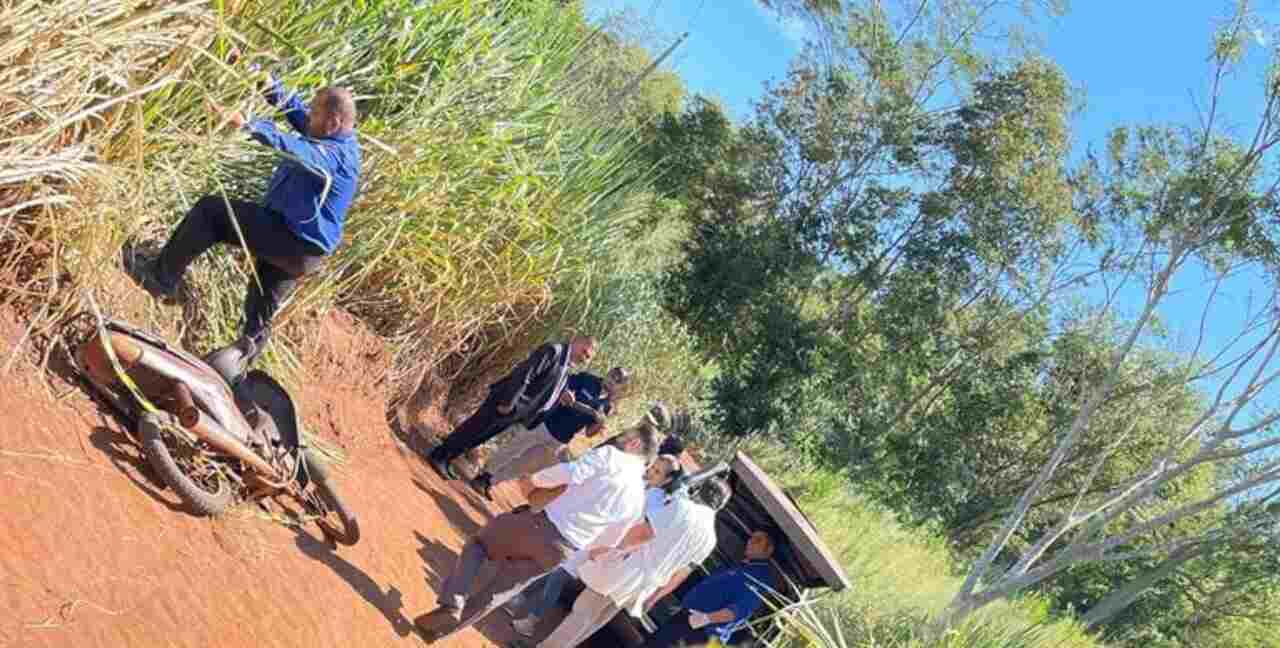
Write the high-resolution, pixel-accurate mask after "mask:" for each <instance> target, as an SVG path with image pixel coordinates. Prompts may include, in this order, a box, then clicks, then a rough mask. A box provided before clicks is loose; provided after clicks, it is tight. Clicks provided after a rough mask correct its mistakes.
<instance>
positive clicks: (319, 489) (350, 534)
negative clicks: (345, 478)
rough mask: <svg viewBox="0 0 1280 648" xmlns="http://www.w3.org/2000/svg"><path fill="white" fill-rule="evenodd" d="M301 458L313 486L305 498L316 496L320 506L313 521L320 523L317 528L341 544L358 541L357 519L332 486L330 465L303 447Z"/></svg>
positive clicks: (358, 526) (351, 543)
mask: <svg viewBox="0 0 1280 648" xmlns="http://www.w3.org/2000/svg"><path fill="white" fill-rule="evenodd" d="M302 461H303V464H304V468H305V469H306V471H307V475H308V476H309V477H310V478H311V487H312V488H314V489H315V493H314V495H315V497H311V498H308V499H313V500H315V499H318V500H319V502H318V504H319V505H320V506H319V508H320V509H321V510H320V518H319V519H317V520H316V524H317V525H319V527H320V531H321V532H323V533H324V535H325V537H326V538H328V539H329V540H331V541H333V542H336V543H338V544H341V545H353V544H355V543H357V542H359V541H360V523H359V521H357V520H356V516H354V515H352V514H351V511H350V510H349V509H347V506H346V505H345V504H343V503H342V499H341V498H339V497H338V493H337V491H335V490H334V488H333V482H332V481H331V478H330V476H329V467H328V466H326V465H325V463H324V460H323V459H321V458H320V456H319V455H318V454H316V453H315V452H314V451H312V450H303V451H302Z"/></svg>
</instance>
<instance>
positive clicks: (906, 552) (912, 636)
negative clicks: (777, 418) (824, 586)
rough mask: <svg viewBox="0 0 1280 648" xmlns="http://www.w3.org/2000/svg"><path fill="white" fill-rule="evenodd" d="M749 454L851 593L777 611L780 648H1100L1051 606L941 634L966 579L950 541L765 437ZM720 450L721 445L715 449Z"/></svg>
mask: <svg viewBox="0 0 1280 648" xmlns="http://www.w3.org/2000/svg"><path fill="white" fill-rule="evenodd" d="M734 447H735V448H736V449H740V450H742V451H744V452H746V453H747V454H749V455H750V456H751V458H752V460H754V461H755V462H756V463H758V464H759V465H760V466H761V467H762V468H764V469H765V470H766V471H768V473H769V474H770V475H772V476H773V477H774V479H776V480H777V481H778V482H779V484H780V485H781V486H782V487H783V489H784V490H786V491H787V493H788V494H790V495H791V496H792V497H793V498H794V499H795V500H796V502H797V503H798V504H799V506H800V507H801V508H802V509H803V510H804V511H805V515H806V516H807V517H808V518H809V519H810V520H811V521H812V522H813V523H814V526H815V527H817V528H818V529H820V530H822V536H823V539H824V540H825V541H826V543H827V544H828V546H829V547H830V549H831V550H832V551H833V552H834V553H835V554H836V555H837V557H838V560H839V561H840V563H841V564H842V565H843V567H844V570H845V574H846V575H847V576H848V577H849V579H850V582H851V586H850V587H849V589H848V590H846V591H844V592H840V593H835V594H830V593H822V594H817V595H813V594H811V595H809V596H806V597H801V598H800V599H799V600H798V601H795V602H792V603H791V604H790V605H787V606H785V607H782V608H778V609H775V612H774V613H773V614H772V615H771V621H770V622H771V623H772V624H773V625H774V626H775V627H776V630H775V632H774V633H773V634H774V635H776V636H775V638H774V639H773V640H772V641H771V643H770V644H769V645H770V646H775V647H779V648H780V647H783V646H786V647H788V648H789V647H792V646H796V647H799V646H810V647H821V648H846V647H850V648H852V647H857V648H872V647H882V648H960V647H965V648H996V647H999V648H1059V647H1075V648H1092V647H1093V646H1096V645H1098V644H1097V643H1095V642H1094V641H1093V640H1092V639H1091V638H1090V637H1088V636H1087V635H1086V634H1084V632H1083V631H1082V630H1081V629H1080V628H1079V626H1078V625H1076V624H1073V623H1072V622H1070V621H1069V620H1066V619H1059V618H1057V616H1056V615H1055V613H1054V612H1053V611H1052V606H1051V605H1050V604H1049V602H1048V601H1046V600H1045V599H1041V598H1038V597H1024V598H1022V599H1020V600H1017V601H1014V602H1011V603H1006V604H1002V605H998V606H993V607H992V608H991V609H989V610H987V611H985V612H984V613H983V614H982V615H981V616H980V617H978V618H976V619H973V620H971V621H970V622H968V623H966V624H964V625H962V626H960V627H957V628H953V629H951V630H949V631H948V632H946V633H945V634H941V635H939V634H938V633H937V632H935V630H934V628H933V627H932V618H933V617H934V615H936V614H938V613H940V612H941V611H942V610H943V608H945V606H946V604H947V601H948V600H949V599H950V597H951V596H952V594H953V593H954V592H955V590H956V589H957V588H958V587H959V579H958V578H957V577H956V576H954V575H953V571H954V569H955V565H954V563H953V562H952V559H951V557H950V556H949V554H948V551H947V548H946V545H945V542H944V541H943V540H942V539H941V538H940V537H937V536H931V535H929V534H927V533H924V532H921V531H920V530H918V529H911V528H909V527H906V526H904V525H903V524H902V523H901V522H900V521H899V520H898V519H897V518H896V516H894V515H893V514H892V513H890V512H889V511H888V510H886V509H884V508H882V507H879V506H877V505H875V504H874V503H872V502H871V501H869V500H868V499H867V498H865V497H864V496H861V495H856V494H854V493H853V492H852V489H851V488H850V486H849V484H848V482H847V481H846V480H845V479H843V477H842V476H841V475H839V474H837V473H835V472H832V471H830V470H829V469H827V468H823V467H821V466H820V465H818V464H815V463H814V462H811V461H808V460H806V459H804V458H803V457H801V456H799V455H798V454H797V453H795V452H793V451H792V450H791V448H790V447H787V446H783V445H781V444H778V443H776V442H773V441H767V440H763V439H760V438H751V439H747V440H745V442H742V443H739V444H736V445H734ZM707 449H708V450H709V451H711V452H713V453H714V452H716V451H717V449H718V446H714V445H713V446H711V447H709V448H707Z"/></svg>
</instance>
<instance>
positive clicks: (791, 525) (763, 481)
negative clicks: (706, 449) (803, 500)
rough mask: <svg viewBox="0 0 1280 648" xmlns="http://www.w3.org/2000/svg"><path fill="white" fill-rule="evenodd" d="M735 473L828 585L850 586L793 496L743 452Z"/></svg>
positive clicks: (838, 564)
mask: <svg viewBox="0 0 1280 648" xmlns="http://www.w3.org/2000/svg"><path fill="white" fill-rule="evenodd" d="M733 472H734V474H735V475H737V476H738V479H739V480H741V482H742V483H743V484H745V485H746V487H747V488H748V489H749V490H750V491H751V494H753V495H755V496H756V499H758V500H759V501H760V504H761V506H763V507H764V508H765V510H766V511H768V513H769V516H770V517H771V518H773V520H774V522H775V523H777V525H778V528H779V529H781V530H782V532H783V533H784V534H786V536H787V540H789V541H790V543H791V546H792V547H794V548H795V550H796V551H797V552H798V553H799V554H800V556H801V557H802V558H803V559H804V561H805V562H806V563H807V564H808V566H809V567H810V568H811V569H813V571H814V572H815V573H817V574H818V575H820V576H821V577H822V578H823V580H825V581H826V583H827V586H828V587H830V588H831V589H833V590H836V591H839V590H842V589H844V588H846V587H848V586H849V579H848V577H846V576H845V573H844V570H843V569H842V568H841V567H840V563H839V562H838V561H837V560H836V558H835V555H834V554H832V553H831V550H830V549H827V545H826V544H825V543H824V542H822V538H821V537H820V536H819V535H818V531H817V529H814V528H813V525H812V524H810V523H809V520H808V519H807V518H805V516H804V514H803V513H801V512H800V509H798V508H796V506H795V504H793V503H792V502H791V498H790V497H788V496H787V494H786V493H784V492H783V491H782V489H781V488H780V487H779V486H778V485H777V483H775V482H774V481H773V479H772V478H771V477H769V475H768V474H766V473H765V472H764V471H763V470H761V469H760V467H759V466H757V465H756V464H755V462H754V461H751V458H750V457H748V456H747V455H746V454H744V453H742V452H738V453H737V454H736V455H735V456H734V458H733Z"/></svg>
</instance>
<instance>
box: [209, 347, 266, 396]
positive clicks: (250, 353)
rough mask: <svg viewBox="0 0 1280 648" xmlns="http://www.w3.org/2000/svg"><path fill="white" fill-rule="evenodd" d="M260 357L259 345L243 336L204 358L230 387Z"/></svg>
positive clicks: (238, 380)
mask: <svg viewBox="0 0 1280 648" xmlns="http://www.w3.org/2000/svg"><path fill="white" fill-rule="evenodd" d="M256 357H258V345H257V344H256V343H255V342H254V341H253V338H251V337H247V336H242V337H241V338H240V339H238V340H236V341H235V342H232V343H231V344H229V345H227V346H225V347H222V348H221V349H218V350H217V351H214V352H213V353H210V354H209V355H207V356H205V357H204V361H205V363H207V364H208V365H209V366H210V367H213V370H214V371H216V372H218V375H220V376H222V379H223V380H225V381H227V384H228V385H233V386H234V385H235V384H236V383H238V382H240V379H241V378H242V377H244V374H245V372H246V371H248V370H249V364H250V363H252V362H253V360H254V358H256Z"/></svg>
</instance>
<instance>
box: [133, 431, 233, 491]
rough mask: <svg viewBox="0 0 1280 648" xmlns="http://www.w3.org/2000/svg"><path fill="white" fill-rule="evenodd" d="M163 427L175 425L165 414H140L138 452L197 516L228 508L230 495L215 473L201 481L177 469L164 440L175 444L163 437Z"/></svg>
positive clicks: (167, 436)
mask: <svg viewBox="0 0 1280 648" xmlns="http://www.w3.org/2000/svg"><path fill="white" fill-rule="evenodd" d="M167 425H172V426H177V422H176V421H174V420H173V419H172V417H169V416H168V415H166V414H153V413H150V412H147V413H144V414H143V415H142V418H141V419H139V421H138V435H139V436H140V437H141V438H142V450H143V452H144V453H145V454H146V455H147V461H148V462H150V463H151V467H152V468H153V469H154V470H155V471H156V473H157V474H158V475H159V476H160V479H161V480H163V481H164V483H165V484H166V485H168V486H169V488H172V489H173V492H175V493H177V494H178V497H179V498H181V499H182V502H183V503H184V504H186V505H187V508H189V509H190V510H191V511H192V512H193V513H195V514H197V515H218V514H219V513H222V512H223V511H225V510H227V507H228V506H230V505H231V500H232V498H233V497H234V495H235V494H234V492H232V489H231V487H230V485H228V484H227V482H226V481H224V480H223V479H222V478H221V476H220V475H219V474H218V473H213V474H212V475H210V476H208V477H204V478H193V477H192V476H191V475H188V474H187V472H186V471H184V470H183V469H182V467H180V466H179V465H178V462H177V461H175V460H174V458H173V453H172V452H170V449H169V445H168V444H167V443H166V440H172V441H173V442H176V439H173V438H172V435H170V434H168V433H166V432H165V431H164V428H165V427H166V426H167Z"/></svg>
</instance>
